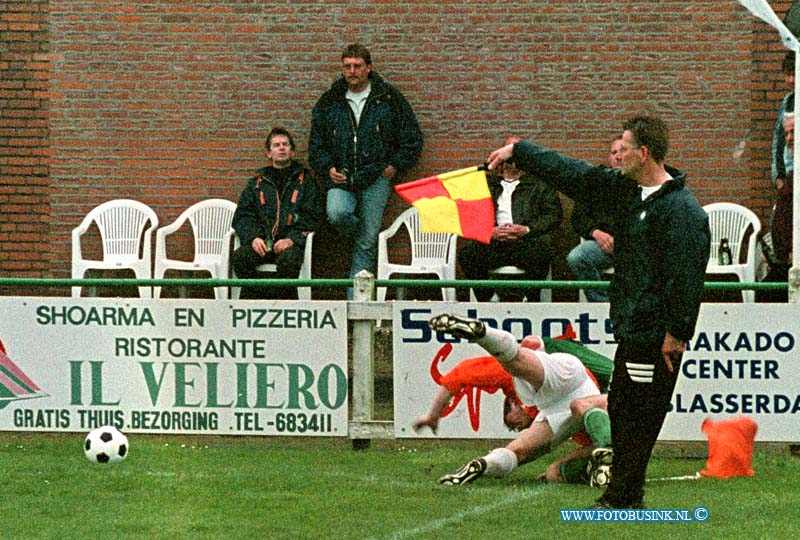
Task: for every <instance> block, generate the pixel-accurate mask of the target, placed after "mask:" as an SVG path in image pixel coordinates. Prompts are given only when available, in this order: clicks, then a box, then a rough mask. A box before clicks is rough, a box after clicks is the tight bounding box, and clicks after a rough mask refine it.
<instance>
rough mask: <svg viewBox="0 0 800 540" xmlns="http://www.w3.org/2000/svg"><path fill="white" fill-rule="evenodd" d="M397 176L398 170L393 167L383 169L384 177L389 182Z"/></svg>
mask: <svg viewBox="0 0 800 540" xmlns="http://www.w3.org/2000/svg"><path fill="white" fill-rule="evenodd" d="M395 176H397V169H395V168H394V167H393V166H392V165H389V166H388V167H386V168H385V169H383V177H384V178H386V179H387V180H391V179H392V178H394V177H395Z"/></svg>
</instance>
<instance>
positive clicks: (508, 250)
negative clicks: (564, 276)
mask: <svg viewBox="0 0 800 540" xmlns="http://www.w3.org/2000/svg"><path fill="white" fill-rule="evenodd" d="M499 172H500V176H499V177H496V176H495V177H492V178H490V179H489V189H490V191H491V193H492V199H493V200H494V204H495V227H494V230H493V231H492V239H491V242H490V243H489V244H484V243H482V242H478V241H475V240H467V241H466V242H465V244H464V245H463V247H461V248H460V249H459V252H458V262H459V264H460V265H461V270H462V271H463V273H464V276H465V277H466V278H467V279H481V280H485V279H489V278H490V277H491V276H490V275H489V272H490V271H491V270H494V269H495V268H498V267H500V266H518V267H519V268H522V269H523V270H525V272H526V275H525V276H524V279H529V280H544V279H546V278H547V274H548V272H549V271H550V263H551V262H552V260H553V256H554V252H555V248H554V242H553V233H554V232H555V231H556V230H557V229H558V227H559V225H560V224H561V217H562V210H561V200H560V199H559V198H558V194H557V193H556V191H555V190H554V189H553V188H552V187H550V186H549V185H548V184H547V183H546V182H544V181H543V180H542V179H540V178H537V177H535V176H531V175H527V174H525V173H524V172H522V171H521V170H519V169H517V168H516V167H515V166H514V164H513V163H505V164H503V166H502V167H500V168H499ZM509 291H510V290H504V291H498V296H499V297H500V299H501V300H508V299H509V296H506V295H507V293H508V292H509ZM493 294H494V292H493V291H492V290H491V289H488V288H475V297H476V298H477V299H478V301H479V302H487V301H489V300H490V299H491V297H492V295H493ZM517 294H519V293H517ZM524 295H525V296H527V298H528V301H529V302H538V301H539V290H538V289H532V290H528V291H525V292H524Z"/></svg>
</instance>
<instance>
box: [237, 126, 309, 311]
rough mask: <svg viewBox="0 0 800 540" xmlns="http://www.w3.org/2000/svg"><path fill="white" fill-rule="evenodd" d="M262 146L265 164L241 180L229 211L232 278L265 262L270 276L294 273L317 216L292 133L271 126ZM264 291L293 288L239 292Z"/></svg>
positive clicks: (293, 293)
mask: <svg viewBox="0 0 800 540" xmlns="http://www.w3.org/2000/svg"><path fill="white" fill-rule="evenodd" d="M266 147H267V158H268V159H269V160H270V161H271V164H270V165H268V166H266V167H262V168H261V169H259V170H258V171H257V173H256V175H255V176H254V177H252V178H251V179H250V180H249V181H248V182H247V187H245V189H244V191H243V192H242V194H241V196H240V197H239V205H238V206H237V207H236V212H235V213H234V214H233V228H234V229H235V230H236V235H237V236H238V237H239V241H240V242H241V247H239V248H238V249H237V250H236V251H234V252H233V258H232V260H231V264H232V266H233V270H234V272H235V273H236V277H238V278H243V279H249V278H255V277H258V275H257V272H256V267H257V266H258V265H261V264H266V263H271V264H275V265H276V266H277V274H276V276H275V277H276V278H282V279H297V276H298V275H299V274H300V267H301V266H302V265H303V255H304V252H305V245H306V237H307V236H308V234H309V233H310V232H313V231H315V230H316V229H317V227H318V225H319V222H320V219H321V212H320V207H319V202H318V196H317V187H316V185H315V184H314V179H313V178H311V175H309V174H307V171H306V169H305V167H303V165H302V164H301V163H300V162H298V161H295V160H294V159H293V156H294V149H295V145H294V139H293V138H292V136H291V134H290V133H289V132H288V131H287V130H286V129H284V128H281V127H276V128H273V129H272V130H271V131H270V132H269V135H267V142H266ZM267 297H269V298H285V299H296V298H297V289H295V288H293V287H274V288H273V290H269V291H268V290H255V288H254V287H244V288H243V290H242V298H267Z"/></svg>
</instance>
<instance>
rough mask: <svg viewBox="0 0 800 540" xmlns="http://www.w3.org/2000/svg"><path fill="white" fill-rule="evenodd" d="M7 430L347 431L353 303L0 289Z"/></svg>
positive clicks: (0, 381) (0, 394)
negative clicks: (4, 293)
mask: <svg viewBox="0 0 800 540" xmlns="http://www.w3.org/2000/svg"><path fill="white" fill-rule="evenodd" d="M0 312H2V314H3V315H2V318H1V319H0V341H2V343H3V345H4V348H5V352H4V353H2V354H0V430H13V431H88V430H90V429H92V428H94V427H97V426H100V425H105V424H112V425H115V426H116V427H118V428H119V429H121V430H123V431H126V432H133V433H136V432H140V433H144V432H147V433H210V434H218V435H297V436H340V437H345V436H347V434H348V399H347V388H348V383H347V306H346V304H345V303H344V302H325V303H324V304H322V303H316V304H315V303H311V302H286V301H282V302H271V301H237V302H236V303H235V304H234V303H230V302H219V301H208V300H148V299H133V300H131V299H112V298H75V299H71V298H38V297H25V298H12V297H6V298H0Z"/></svg>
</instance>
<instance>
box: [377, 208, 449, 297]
mask: <svg viewBox="0 0 800 540" xmlns="http://www.w3.org/2000/svg"><path fill="white" fill-rule="evenodd" d="M401 227H405V228H406V229H407V230H408V236H409V238H410V240H411V262H410V263H409V264H394V263H390V262H389V250H388V240H389V238H391V237H393V236H394V235H395V234H397V233H398V232H399V231H400V228H401ZM392 274H436V275H437V276H439V279H456V235H454V234H451V233H424V232H422V231H421V230H420V225H419V214H418V213H417V209H416V208H414V207H411V208H409V209H408V210H406V211H405V212H403V213H402V214H400V215H399V216H398V217H397V219H395V220H394V223H392V225H391V226H390V227H389V228H388V229H386V230H385V231H382V232H381V233H380V234H379V235H378V276H377V279H389V276H391V275H392ZM376 297H377V300H378V301H379V302H383V301H384V300H386V287H378V289H377V291H376ZM442 298H443V299H444V300H445V301H451V302H454V301H455V300H456V290H455V289H454V288H452V287H447V288H442Z"/></svg>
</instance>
